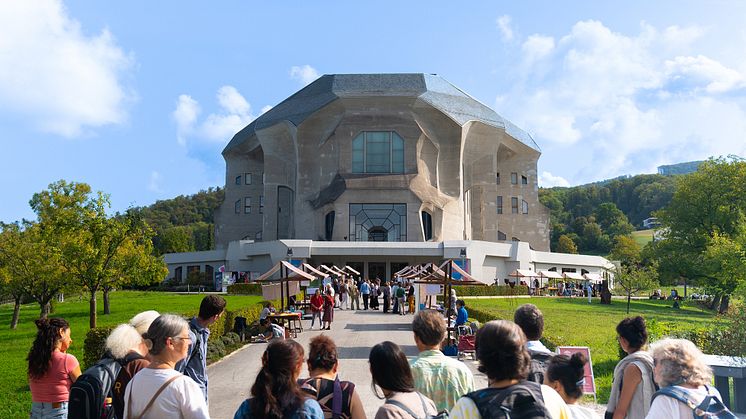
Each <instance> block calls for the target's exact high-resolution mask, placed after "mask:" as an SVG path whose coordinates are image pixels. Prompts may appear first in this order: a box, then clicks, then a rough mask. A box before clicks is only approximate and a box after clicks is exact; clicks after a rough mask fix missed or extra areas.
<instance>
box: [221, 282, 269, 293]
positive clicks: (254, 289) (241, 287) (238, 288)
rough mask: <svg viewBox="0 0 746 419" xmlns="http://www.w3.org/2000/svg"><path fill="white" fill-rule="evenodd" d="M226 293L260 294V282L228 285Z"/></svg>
mask: <svg viewBox="0 0 746 419" xmlns="http://www.w3.org/2000/svg"><path fill="white" fill-rule="evenodd" d="M228 294H240V295H262V284H233V285H228Z"/></svg>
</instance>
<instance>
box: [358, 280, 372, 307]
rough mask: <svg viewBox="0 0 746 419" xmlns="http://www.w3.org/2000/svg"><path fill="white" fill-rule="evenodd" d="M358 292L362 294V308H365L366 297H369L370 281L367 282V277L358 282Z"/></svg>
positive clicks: (366, 304) (366, 305)
mask: <svg viewBox="0 0 746 419" xmlns="http://www.w3.org/2000/svg"><path fill="white" fill-rule="evenodd" d="M360 294H362V295H363V310H367V309H368V299H369V298H370V283H368V279H367V278H366V279H365V281H363V282H362V283H361V284H360Z"/></svg>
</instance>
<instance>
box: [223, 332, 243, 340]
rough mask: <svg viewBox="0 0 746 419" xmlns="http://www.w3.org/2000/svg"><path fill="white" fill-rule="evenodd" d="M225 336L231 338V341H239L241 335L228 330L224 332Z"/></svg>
mask: <svg viewBox="0 0 746 419" xmlns="http://www.w3.org/2000/svg"><path fill="white" fill-rule="evenodd" d="M225 336H229V337H230V338H231V339H233V343H240V342H241V336H238V333H236V332H228V333H226V334H225Z"/></svg>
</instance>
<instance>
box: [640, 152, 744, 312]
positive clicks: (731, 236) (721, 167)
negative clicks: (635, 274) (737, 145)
mask: <svg viewBox="0 0 746 419" xmlns="http://www.w3.org/2000/svg"><path fill="white" fill-rule="evenodd" d="M745 214H746V161H744V160H743V159H739V158H729V159H722V158H721V159H714V160H708V161H706V162H704V163H702V164H701V165H700V167H699V170H697V172H694V173H692V174H690V175H686V176H681V177H679V178H678V179H677V182H676V191H675V192H674V194H673V198H672V199H671V202H670V204H669V205H668V206H667V207H666V208H665V209H664V210H661V211H659V212H658V213H656V215H657V216H658V219H659V221H661V223H662V228H663V231H664V232H665V233H664V234H663V239H662V240H660V241H659V242H657V243H655V244H654V245H653V246H652V253H653V254H654V255H655V257H656V259H657V261H658V264H659V271H660V272H661V274H662V277H663V278H669V279H674V280H677V279H678V278H683V279H684V280H686V281H698V282H699V283H700V284H701V285H703V286H705V287H709V288H710V289H712V290H713V291H714V292H715V294H716V300H721V299H724V300H725V302H726V304H725V306H723V305H722V304H721V310H727V303H728V301H729V295H730V294H731V293H732V292H733V290H734V289H736V288H738V284H742V283H743V281H744V276H743V275H740V276H729V277H728V278H730V279H733V280H736V282H737V283H738V284H736V286H735V287H734V286H733V284H732V283H731V281H730V280H725V277H724V276H723V272H722V271H723V266H724V265H723V264H725V266H729V267H732V266H735V265H734V264H733V257H734V255H737V254H738V252H739V250H738V249H740V251H743V249H744V246H743V245H742V244H741V242H742V240H740V239H738V237H739V235H742V231H743V229H744V219H746V217H745V216H744V215H745ZM713 247H714V248H713ZM728 269H731V268H728Z"/></svg>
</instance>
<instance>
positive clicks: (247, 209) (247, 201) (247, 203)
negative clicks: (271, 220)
mask: <svg viewBox="0 0 746 419" xmlns="http://www.w3.org/2000/svg"><path fill="white" fill-rule="evenodd" d="M243 213H244V214H251V197H250V196H247V197H245V198H244V199H243Z"/></svg>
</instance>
